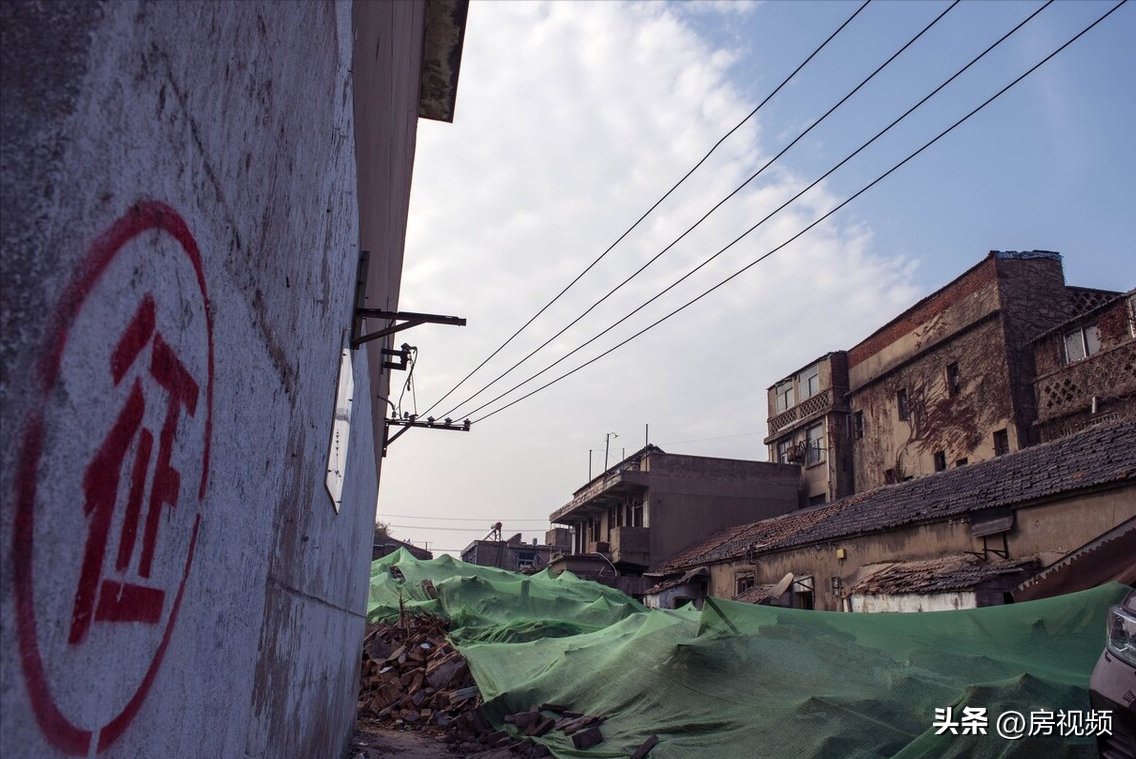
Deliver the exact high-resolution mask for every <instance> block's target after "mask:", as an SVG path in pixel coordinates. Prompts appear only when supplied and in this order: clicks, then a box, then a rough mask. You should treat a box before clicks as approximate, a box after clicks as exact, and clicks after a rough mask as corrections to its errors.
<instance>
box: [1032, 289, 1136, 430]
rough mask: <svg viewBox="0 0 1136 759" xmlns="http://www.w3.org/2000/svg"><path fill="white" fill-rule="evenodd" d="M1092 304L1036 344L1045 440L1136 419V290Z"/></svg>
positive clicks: (1040, 415) (1040, 416) (1040, 418)
mask: <svg viewBox="0 0 1136 759" xmlns="http://www.w3.org/2000/svg"><path fill="white" fill-rule="evenodd" d="M1094 301H1095V305H1094ZM1088 305H1089V307H1088V308H1087V309H1086V310H1084V312H1083V313H1080V314H1079V315H1078V316H1075V317H1074V318H1072V319H1071V320H1069V321H1067V322H1065V323H1063V324H1061V325H1058V326H1056V327H1054V328H1053V329H1051V330H1049V331H1048V332H1046V333H1045V334H1043V335H1041V336H1040V337H1038V338H1036V339H1035V340H1034V341H1033V345H1032V347H1033V351H1034V365H1035V366H1036V368H1037V379H1036V380H1035V385H1034V387H1035V396H1036V398H1037V413H1038V416H1037V431H1038V434H1039V436H1040V438H1041V440H1054V439H1056V438H1059V437H1063V436H1065V435H1069V434H1072V433H1073V432H1076V431H1077V430H1080V429H1084V428H1085V427H1088V426H1091V425H1094V424H1109V423H1115V422H1119V421H1124V420H1127V419H1136V291H1132V290H1130V291H1128V292H1127V293H1125V294H1124V295H1118V296H1115V297H1112V298H1102V297H1097V298H1093V299H1092V300H1091V301H1090V302H1089V304H1088Z"/></svg>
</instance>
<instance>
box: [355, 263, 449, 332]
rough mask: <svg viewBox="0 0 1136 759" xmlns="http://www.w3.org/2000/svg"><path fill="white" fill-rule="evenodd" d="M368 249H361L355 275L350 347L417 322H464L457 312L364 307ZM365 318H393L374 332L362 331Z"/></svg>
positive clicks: (399, 330)
mask: <svg viewBox="0 0 1136 759" xmlns="http://www.w3.org/2000/svg"><path fill="white" fill-rule="evenodd" d="M370 260H371V253H370V251H366V250H364V251H360V253H359V268H358V271H357V273H356V276H355V310H354V312H353V313H352V315H351V347H352V348H358V347H359V346H360V345H362V344H363V343H369V342H370V341H372V340H378V339H379V338H381V337H386V336H387V335H393V334H394V333H395V332H401V331H402V330H404V329H410V328H411V327H417V326H418V325H419V324H452V325H454V326H457V327H464V326H465V319H463V318H461V317H459V316H439V315H437V314H419V313H415V312H413V311H384V310H383V309H381V308H364V307H363V303H364V301H365V300H366V297H367V296H366V291H367V268H368V266H369V264H370ZM364 319H387V320H389V321H391V322H392V324H391V325H390V326H388V327H385V328H383V329H380V330H378V331H376V332H368V333H367V334H362V329H363V320H364ZM400 319H401V320H404V321H403V322H402V324H394V323H393V322H395V321H397V320H400Z"/></svg>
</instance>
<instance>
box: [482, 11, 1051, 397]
mask: <svg viewBox="0 0 1136 759" xmlns="http://www.w3.org/2000/svg"><path fill="white" fill-rule="evenodd" d="M1052 3H1053V0H1048V2H1046V3H1045V4H1044V5H1042V6H1040V7H1039V8H1037V10H1035V11H1034V12H1033V13H1031V14H1030V15H1029V16H1027V17H1026V18H1025V19H1023V20H1022V21H1020V22H1019V23H1018V24H1017V25H1016V26H1014V27H1013V28H1012V29H1010V30H1009V31H1008V32H1006V33H1005V34H1003V35H1002V36H1001V37H999V38H998V39H997V40H996V41H995V42H993V43H992V44H991V45H989V46H988V47H987V48H986V49H985V50H983V51H982V52H981V53H979V54H978V55H977V56H975V57H974V58H972V59H971V60H970V62H969V63H967V64H966V65H965V66H963V67H962V68H961V69H959V70H958V71H956V72H955V73H954V74H953V75H951V76H950V77H948V78H947V79H946V80H945V81H944V82H942V83H941V84H940V85H939V86H938V87H936V88H935V89H933V90H932V91H931V92H930V93H928V94H927V95H925V96H924V97H923V98H921V99H920V100H919V101H918V102H917V103H915V105H913V106H911V107H910V108H908V109H907V110H906V111H904V112H903V113H902V114H901V115H900V116H898V117H897V118H895V119H894V120H893V121H892V122H891V123H890V124H888V125H887V126H886V127H884V128H883V129H881V130H880V131H879V132H877V133H876V134H875V136H873V137H872V138H871V139H869V140H868V141H867V142H865V143H864V144H862V145H861V146H860V147H858V148H857V149H856V150H855V151H853V152H852V153H850V154H849V155H847V156H845V157H844V159H843V160H841V161H840V162H839V163H837V164H836V165H835V166H833V167H832V168H830V169H829V170H828V171H826V172H825V173H824V174H822V175H821V176H819V177H817V178H816V179H815V180H813V181H812V182H811V183H810V184H809V185H807V186H806V187H805V188H804V189H802V190H800V191H799V192H798V193H797V194H795V195H794V196H793V197H791V198H789V199H788V200H786V201H785V202H784V203H782V204H781V205H780V206H778V207H777V208H775V209H774V210H773V211H771V212H770V213H769V214H767V215H766V216H765V217H764V218H763V219H761V220H760V221H758V222H757V223H756V224H754V225H753V226H752V227H750V228H749V229H747V230H746V231H745V232H743V233H742V234H741V235H739V236H738V237H736V238H735V239H734V240H732V241H731V242H730V243H729V244H728V245H726V246H725V247H723V248H721V249H720V250H719V251H718V252H717V253H714V254H713V255H712V256H710V257H709V258H707V259H706V260H704V261H703V262H702V263H700V264H698V266H696V267H694V268H693V269H691V270H690V271H688V272H687V273H686V274H684V275H683V276H681V277H679V278H678V279H677V280H675V281H674V282H672V283H671V284H670V285H668V286H667V287H666V288H664V289H663V290H662V291H661V292H658V293H656V294H655V295H654V296H652V297H651V298H649V299H648V300H647V301H645V302H644V303H642V304H640V305H639V306H638V307H637V308H635V309H633V310H632V311H631V312H630V313H628V314H626V315H624V316H623V318H621V319H619V320H618V321H616V322H615V323H613V324H611V325H610V326H608V327H607V328H606V329H604V330H603V331H602V332H600V333H599V334H597V335H595V336H594V337H592V338H591V339H589V340H587V341H586V342H584V343H583V344H581V345H579V346H577V347H576V348H574V349H573V350H571V351H569V352H568V353H567V354H565V355H564V356H561V357H560V358H559V359H557V360H556V361H554V362H552V363H551V364H549V365H548V366H546V367H545V368H544V369H541V370H540V371H539V372H537V373H536V374H533V375H531V376H530V377H528V378H527V379H525V380H524V381H522V382H519V383H517V384H516V385H514V386H513V387H511V388H509V389H508V390H506V391H505V392H504V393H501V394H499V395H498V396H496V397H495V398H493V399H492V400H490V401H487V402H485V403H483V404H482V405H481V406H478V407H477V408H475V409H474V410H473V411H472V412H470V413H469V414H467V415H466V416H472V415H473V414H475V413H477V412H478V411H481V410H482V409H484V408H485V407H487V406H489V405H491V404H493V403H495V402H496V401H498V400H501V399H502V398H504V397H505V396H506V395H508V394H509V393H511V392H513V391H514V390H518V389H519V388H521V387H523V386H524V385H526V384H528V383H529V382H531V381H532V380H534V379H536V378H537V377H539V376H541V375H542V374H544V373H545V372H547V371H548V370H550V369H552V368H553V367H555V366H556V365H558V364H560V363H561V362H563V361H564V360H566V359H568V358H570V357H571V356H573V355H575V354H576V353H578V352H579V351H581V350H583V349H584V348H586V347H587V346H588V345H590V344H592V343H593V342H595V341H596V340H598V339H599V338H601V337H603V336H604V335H606V334H607V333H608V332H610V331H611V330H613V329H615V328H616V327H618V326H619V325H620V324H622V323H623V322H625V321H627V320H628V319H630V318H631V317H632V316H634V315H635V314H637V313H639V312H640V311H642V310H643V309H644V308H646V307H647V306H649V305H650V304H651V303H653V302H654V301H656V300H658V299H659V298H661V297H662V296H663V295H665V294H667V293H668V292H670V291H671V290H672V289H674V288H675V287H677V286H678V285H679V284H681V283H682V282H684V281H686V280H687V279H689V278H690V277H692V276H693V275H694V274H695V273H697V272H698V271H700V270H701V269H702V268H704V267H705V266H707V265H708V264H710V262H712V261H713V260H714V259H716V258H718V256H720V255H722V254H723V253H725V252H726V251H727V250H729V249H730V248H732V247H733V246H734V245H736V244H737V243H738V242H740V241H741V240H742V239H744V238H745V237H746V236H748V235H749V234H750V233H752V232H753V231H754V230H756V229H757V228H758V227H760V226H761V225H762V224H764V223H765V222H767V221H769V220H770V219H771V218H773V217H774V216H776V215H777V214H778V213H780V212H781V211H782V210H784V209H785V208H786V207H788V206H789V205H791V204H792V203H794V202H795V201H797V200H798V199H799V198H800V197H801V196H802V195H804V194H805V193H807V192H808V191H809V190H811V189H812V188H814V187H816V186H817V185H818V184H820V183H821V182H822V181H824V180H825V179H827V178H828V177H829V176H831V175H832V174H833V173H834V172H835V171H837V170H838V169H840V168H841V167H842V166H843V165H844V164H846V163H848V162H849V161H850V160H852V159H853V158H855V157H856V156H857V155H858V154H859V153H861V152H862V151H863V150H865V149H866V148H868V146H870V145H871V144H873V143H874V142H875V141H876V140H878V139H879V138H880V137H882V136H883V135H885V134H886V133H887V132H889V131H890V130H891V129H892V128H893V127H895V126H896V125H897V124H899V123H900V122H901V121H903V120H904V119H905V118H907V117H908V116H909V115H910V114H911V113H912V112H914V111H915V110H916V109H917V108H919V107H920V106H922V105H923V104H924V103H926V102H927V101H928V100H930V99H931V98H932V97H934V96H935V95H936V94H937V93H939V92H940V91H941V90H942V89H943V88H944V87H946V86H947V85H949V84H950V83H951V82H952V81H954V80H955V79H957V78H958V77H959V76H961V75H962V74H963V73H964V72H965V71H967V70H968V69H969V68H970V67H971V66H973V65H974V64H975V63H977V62H978V61H979V60H981V59H982V58H983V57H985V56H986V55H987V54H988V53H989V52H990V51H991V50H993V49H994V48H996V47H998V45H1000V44H1002V43H1003V42H1004V41H1005V40H1006V39H1008V38H1009V37H1010V36H1011V35H1012V34H1014V33H1015V32H1017V31H1018V30H1019V29H1021V28H1022V27H1023V26H1024V25H1025V24H1026V23H1028V22H1029V21H1030V20H1031V19H1033V18H1034V17H1035V16H1037V14H1039V13H1040V12H1041V11H1043V10H1045V9H1046V8H1047V7H1049V6H1050V5H1051V4H1052Z"/></svg>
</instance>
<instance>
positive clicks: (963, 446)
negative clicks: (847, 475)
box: [852, 316, 1021, 491]
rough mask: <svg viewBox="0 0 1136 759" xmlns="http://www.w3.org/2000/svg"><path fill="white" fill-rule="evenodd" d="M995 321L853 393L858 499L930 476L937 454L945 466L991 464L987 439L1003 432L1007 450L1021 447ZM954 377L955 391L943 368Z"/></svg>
mask: <svg viewBox="0 0 1136 759" xmlns="http://www.w3.org/2000/svg"><path fill="white" fill-rule="evenodd" d="M1004 345H1005V333H1004V331H1003V327H1002V323H1001V321H1000V320H999V319H998V318H996V316H992V317H990V318H987V319H986V320H984V321H981V322H979V323H978V324H977V325H973V326H972V327H971V328H969V329H967V330H964V331H961V332H958V333H955V334H954V335H952V336H951V337H950V339H947V340H943V341H941V342H940V343H938V344H937V345H936V346H935V347H933V348H931V349H930V350H927V351H925V352H923V353H921V354H920V355H919V357H918V359H917V360H914V361H911V362H909V363H907V364H904V365H903V366H901V367H899V368H898V369H896V370H894V371H892V372H891V373H889V374H888V375H886V376H885V377H883V378H882V379H880V380H878V381H876V382H873V383H872V384H870V385H868V386H866V387H864V388H862V389H861V390H860V391H858V392H856V394H855V395H854V396H853V399H852V407H853V410H854V412H860V413H862V414H863V419H864V437H863V438H862V439H860V440H856V441H855V442H854V444H853V461H854V466H855V475H854V477H855V482H856V489H857V491H863V490H869V489H871V488H874V487H879V486H881V485H884V484H887V482H888V478H887V477H886V476H885V473H886V472H887V470H892V471H894V472H895V473H896V476H897V477H898V479H903V478H904V477H912V476H915V477H918V476H920V475H925V474H930V473H932V472H934V471H935V464H934V456H935V453H936V452H942V453H943V455H944V457H945V459H946V462H947V465H948V466H950V467H953V466H956V465H957V462H959V461H960V460H962V459H966V460H967V461H968V462H969V463H972V464H973V463H975V462H977V461H981V460H983V459H989V458H991V457H993V456H994V442H993V432H994V431H996V430H1001V429H1005V430H1007V436H1008V438H1009V443H1010V450H1017V449H1018V448H1019V447H1021V441H1019V439H1018V438H1017V434H1016V428H1015V427H1014V425H1013V424H1012V418H1013V417H1012V414H1013V404H1012V400H1011V385H1010V369H1009V366H1008V365H1007V361H1006V352H1005V351H1004V350H999V349H998V348H997V346H1004ZM951 364H954V365H955V366H957V367H958V371H959V380H960V381H959V389H958V391H957V392H954V393H952V392H951V391H950V389H949V388H948V386H947V374H946V368H947V366H949V365H951ZM900 390H903V391H904V392H905V393H906V394H907V406H908V416H907V418H906V419H901V418H900V417H899V412H898V407H897V402H896V394H897V393H898V392H899V391H900Z"/></svg>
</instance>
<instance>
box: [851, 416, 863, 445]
mask: <svg viewBox="0 0 1136 759" xmlns="http://www.w3.org/2000/svg"><path fill="white" fill-rule="evenodd" d="M852 437H853V438H854V439H856V440H863V439H864V412H863V411H857V412H856V413H855V414H853V415H852Z"/></svg>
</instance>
